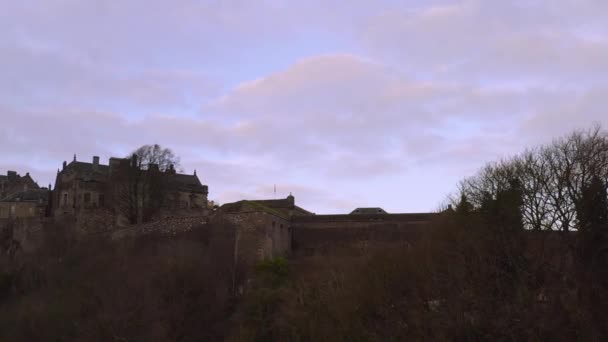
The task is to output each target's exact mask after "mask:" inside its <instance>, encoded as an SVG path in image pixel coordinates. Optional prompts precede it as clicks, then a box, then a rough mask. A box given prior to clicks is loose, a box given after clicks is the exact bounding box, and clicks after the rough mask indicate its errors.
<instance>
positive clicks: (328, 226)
mask: <svg viewBox="0 0 608 342" xmlns="http://www.w3.org/2000/svg"><path fill="white" fill-rule="evenodd" d="M438 215H439V214H433V213H424V214H371V215H314V216H297V217H293V218H292V219H291V229H292V243H293V250H294V252H295V253H300V254H301V253H304V254H309V253H313V252H318V251H322V252H328V251H331V249H333V248H336V247H341V246H348V245H352V244H354V243H357V242H361V241H369V242H413V241H415V240H417V239H418V238H419V237H420V235H421V233H422V232H423V231H424V230H425V229H428V227H429V225H430V224H431V222H432V221H433V220H434V219H435V218H436V217H438Z"/></svg>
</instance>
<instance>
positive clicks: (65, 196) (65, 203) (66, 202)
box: [63, 193, 68, 206]
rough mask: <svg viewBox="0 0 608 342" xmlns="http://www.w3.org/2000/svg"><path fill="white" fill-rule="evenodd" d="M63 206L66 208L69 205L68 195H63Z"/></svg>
mask: <svg viewBox="0 0 608 342" xmlns="http://www.w3.org/2000/svg"><path fill="white" fill-rule="evenodd" d="M63 205H64V206H66V205H68V194H67V193H66V194H63Z"/></svg>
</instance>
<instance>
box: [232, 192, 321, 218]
mask: <svg viewBox="0 0 608 342" xmlns="http://www.w3.org/2000/svg"><path fill="white" fill-rule="evenodd" d="M294 201H295V199H294V197H293V196H289V197H287V198H284V199H272V200H242V201H238V202H234V203H226V204H224V205H222V206H221V207H220V211H223V212H227V213H235V212H250V211H263V212H267V213H270V214H273V215H276V216H279V217H283V218H289V217H291V216H309V215H314V214H313V213H311V212H309V211H307V210H305V209H302V208H300V207H298V206H297V205H295V203H294Z"/></svg>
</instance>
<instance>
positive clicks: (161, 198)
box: [114, 144, 179, 224]
mask: <svg viewBox="0 0 608 342" xmlns="http://www.w3.org/2000/svg"><path fill="white" fill-rule="evenodd" d="M127 159H128V160H129V162H128V163H127V162H126V160H127ZM127 159H125V162H124V163H123V164H122V165H121V167H120V170H119V172H117V174H116V175H115V176H114V177H115V181H116V183H117V184H119V185H118V194H117V199H118V203H117V206H118V210H119V212H120V213H121V214H122V215H123V216H124V217H125V218H127V220H128V221H129V223H131V224H136V223H142V222H148V221H150V220H152V219H153V218H154V217H155V216H156V215H157V214H158V213H159V212H160V210H161V208H162V207H163V205H164V202H165V200H166V197H167V193H168V185H167V182H168V179H167V178H168V177H170V174H171V173H173V172H174V170H175V166H176V165H179V158H178V157H177V156H176V155H175V154H174V153H173V152H172V151H171V150H170V149H168V148H163V147H161V146H159V145H157V144H155V145H144V146H142V147H140V148H138V149H137V150H135V151H134V152H133V154H132V155H131V156H130V158H127Z"/></svg>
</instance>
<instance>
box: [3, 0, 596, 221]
mask: <svg viewBox="0 0 608 342" xmlns="http://www.w3.org/2000/svg"><path fill="white" fill-rule="evenodd" d="M0 8H2V10H1V11H0V75H1V77H0V155H1V156H2V157H1V158H0V172H6V170H7V169H11V170H12V169H15V170H17V171H18V172H20V173H25V172H28V171H29V172H30V173H31V174H32V175H33V176H34V178H35V179H37V180H38V181H39V183H40V184H44V185H46V184H48V183H49V182H52V181H53V180H54V175H55V172H56V169H57V168H58V167H60V165H61V163H62V161H63V160H71V158H72V155H73V154H74V153H76V154H77V156H78V159H79V160H86V161H89V160H90V159H91V158H92V156H93V155H99V156H101V157H102V161H105V162H107V159H108V158H109V157H110V156H124V155H125V154H127V153H128V152H129V151H131V150H133V149H135V148H137V147H138V146H139V145H141V144H146V143H159V144H162V145H163V146H166V147H170V148H172V149H173V150H174V151H175V152H176V153H177V154H179V155H181V159H182V167H183V168H184V170H185V171H186V172H189V173H190V172H193V170H194V169H197V171H198V175H199V177H200V178H201V180H202V181H203V182H204V183H206V184H208V185H209V187H210V198H211V199H213V200H216V201H219V202H220V203H226V202H229V201H234V200H239V199H243V198H247V199H253V198H272V197H273V185H274V184H276V185H277V190H278V195H279V196H281V197H282V196H287V194H289V192H293V194H294V195H295V196H296V201H297V202H298V204H300V205H302V206H303V207H305V208H308V209H310V210H312V211H315V212H318V213H341V212H349V211H350V210H352V208H354V207H357V206H381V207H384V208H385V209H386V210H387V211H389V212H419V211H429V210H434V209H436V208H437V207H438V205H439V204H440V203H441V202H442V201H443V200H444V199H445V196H446V195H447V194H449V193H450V192H451V191H453V190H454V189H455V187H456V184H457V183H458V181H459V180H460V179H462V178H463V177H466V176H469V175H471V174H472V173H474V172H475V171H476V170H477V169H478V168H480V167H481V166H482V165H483V164H484V163H485V162H487V161H492V160H496V159H498V158H501V157H503V156H507V155H509V154H512V153H517V152H519V151H521V150H522V149H523V148H524V147H526V146H533V145H536V144H539V143H544V142H547V141H550V140H551V138H552V137H555V136H559V135H562V134H565V133H567V132H569V131H571V130H573V129H576V128H587V127H590V126H591V125H592V123H594V122H599V123H603V124H604V126H607V125H608V114H606V112H605V107H606V106H605V99H606V98H608V79H606V77H605V75H607V74H608V24H606V18H607V17H608V2H606V1H603V0H602V1H600V0H576V1H575V0H553V1H548V0H547V1H528V0H526V1H523V0H522V1H498V0H497V1H489V0H485V1H482V0H464V1H439V0H438V1H388V0H379V1H363V0H354V1H329V0H328V1H321V0H310V1H279V0H274V1H273V0H268V1H245V0H230V1H219V0H216V1H196V0H183V1H169V0H123V1H101V0H98V1H93V0H89V1H82V0H45V1H42V0H40V1H32V0H20V1H9V0H0Z"/></svg>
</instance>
